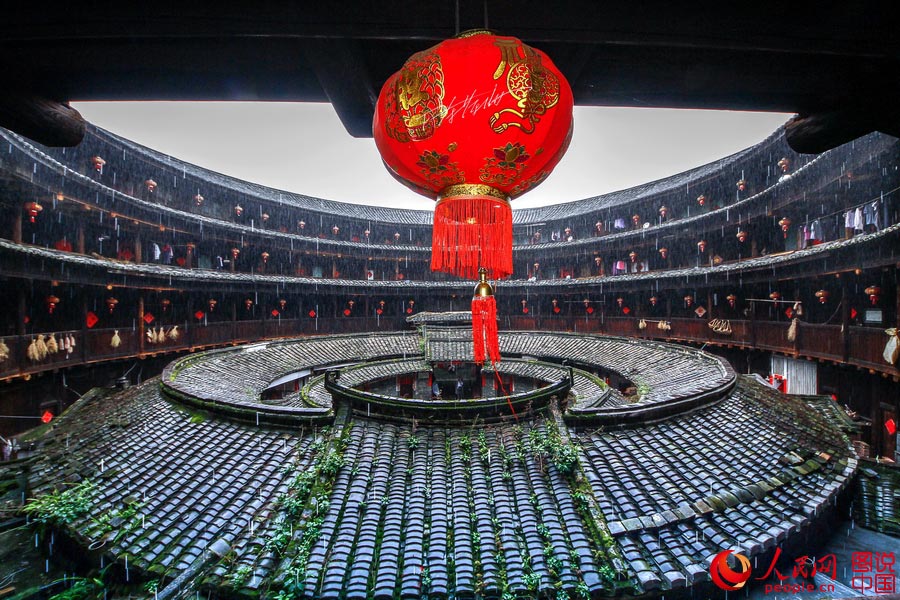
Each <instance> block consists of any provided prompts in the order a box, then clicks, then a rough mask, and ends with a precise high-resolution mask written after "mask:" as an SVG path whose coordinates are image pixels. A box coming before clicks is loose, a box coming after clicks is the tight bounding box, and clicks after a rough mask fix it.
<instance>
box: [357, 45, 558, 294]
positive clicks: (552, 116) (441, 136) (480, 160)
mask: <svg viewBox="0 0 900 600" xmlns="http://www.w3.org/2000/svg"><path fill="white" fill-rule="evenodd" d="M467 99H468V100H467ZM572 105H573V101H572V91H571V89H570V88H569V85H568V83H567V82H566V80H565V78H564V77H563V75H562V74H561V73H560V72H559V71H558V70H557V69H556V67H555V66H554V65H553V63H552V62H551V61H550V59H549V58H547V56H546V55H545V54H544V53H543V52H541V51H539V50H536V49H534V48H531V47H529V46H527V45H525V44H523V43H522V42H521V40H518V39H516V38H514V37H501V36H496V35H493V34H491V33H488V32H486V31H473V32H466V33H463V34H461V35H460V36H458V37H456V38H454V39H450V40H446V41H444V42H441V43H440V44H438V45H436V46H434V47H432V48H429V49H427V50H423V51H422V52H418V53H416V54H414V55H413V56H412V57H410V58H409V59H408V60H407V61H406V63H405V64H404V65H403V67H402V68H401V70H400V71H399V72H398V73H395V74H394V75H392V76H391V77H390V78H389V79H388V80H387V82H386V83H385V84H384V87H383V88H382V90H381V94H380V95H379V98H378V102H377V104H376V107H375V119H374V122H373V133H374V137H375V144H376V146H377V147H378V150H379V152H380V153H381V156H382V158H383V160H384V162H385V165H387V167H388V168H389V169H390V170H391V172H392V174H394V175H395V176H396V177H397V178H398V179H400V180H401V181H403V182H404V183H406V184H407V185H408V186H410V187H411V188H412V189H413V190H415V191H417V192H419V193H421V194H423V195H425V196H428V197H430V198H436V199H438V200H439V201H438V204H437V206H436V208H435V216H434V229H433V240H432V261H431V268H432V270H433V271H445V272H448V273H453V274H456V275H459V276H461V277H466V278H469V279H475V278H476V277H477V276H478V267H479V266H485V267H486V268H487V269H488V271H489V275H490V278H492V279H499V278H503V277H506V276H508V275H510V274H511V273H512V211H511V208H510V204H509V200H510V199H511V198H515V197H517V196H519V195H521V194H523V193H524V192H526V191H528V190H530V189H531V188H533V187H535V186H536V185H538V184H539V183H541V182H542V181H543V180H544V179H546V178H547V176H548V175H549V174H550V172H551V171H552V169H553V167H555V166H556V164H557V163H558V162H559V160H560V158H562V156H563V154H564V153H565V151H566V149H567V148H568V145H569V141H570V139H571V132H572Z"/></svg>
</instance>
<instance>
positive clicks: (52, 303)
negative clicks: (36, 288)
mask: <svg viewBox="0 0 900 600" xmlns="http://www.w3.org/2000/svg"><path fill="white" fill-rule="evenodd" d="M57 304H59V298H57V297H56V296H54V295H52V294H51V295H50V296H47V312H49V313H50V314H51V315H52V314H53V309H55V308H56V305H57Z"/></svg>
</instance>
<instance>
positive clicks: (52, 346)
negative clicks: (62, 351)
mask: <svg viewBox="0 0 900 600" xmlns="http://www.w3.org/2000/svg"><path fill="white" fill-rule="evenodd" d="M47 352H48V353H50V354H56V353H57V352H59V344H57V343H56V336H55V335H54V334H52V333H51V334H50V336H49V337H48V338H47Z"/></svg>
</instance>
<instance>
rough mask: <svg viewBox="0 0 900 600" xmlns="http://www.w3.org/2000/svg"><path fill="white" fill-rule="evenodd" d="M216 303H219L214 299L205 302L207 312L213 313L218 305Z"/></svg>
mask: <svg viewBox="0 0 900 600" xmlns="http://www.w3.org/2000/svg"><path fill="white" fill-rule="evenodd" d="M218 303H219V301H218V300H216V299H214V298H210V299H209V300H208V301H207V304H209V312H213V311H215V310H216V304H218Z"/></svg>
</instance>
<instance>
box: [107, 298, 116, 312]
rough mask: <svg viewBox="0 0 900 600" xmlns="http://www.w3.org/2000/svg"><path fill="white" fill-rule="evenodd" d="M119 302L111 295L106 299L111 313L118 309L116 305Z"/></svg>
mask: <svg viewBox="0 0 900 600" xmlns="http://www.w3.org/2000/svg"><path fill="white" fill-rule="evenodd" d="M118 303H119V301H118V300H116V299H115V298H112V297H110V298H107V299H106V308H108V309H109V314H112V312H113V311H114V310H115V309H116V305H117V304H118Z"/></svg>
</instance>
